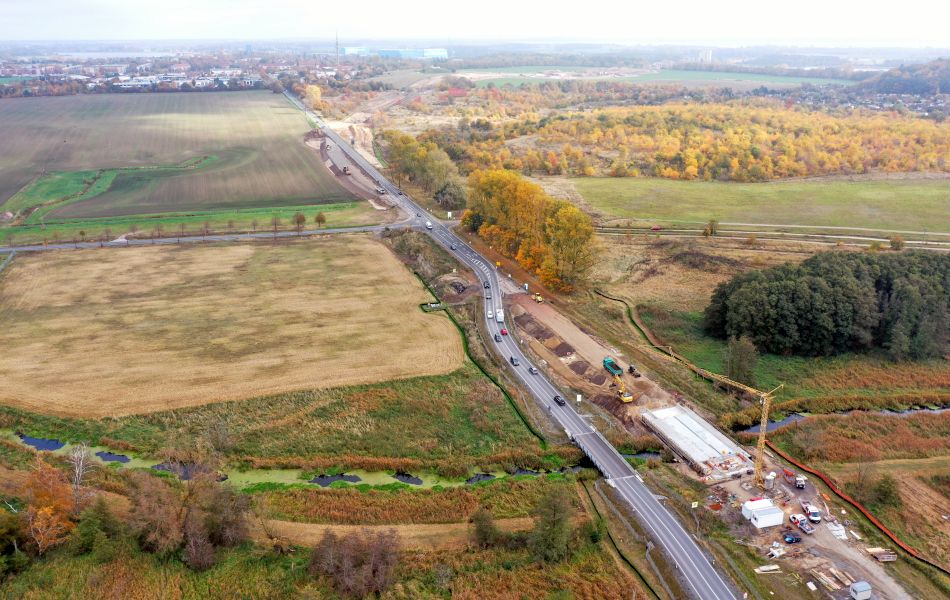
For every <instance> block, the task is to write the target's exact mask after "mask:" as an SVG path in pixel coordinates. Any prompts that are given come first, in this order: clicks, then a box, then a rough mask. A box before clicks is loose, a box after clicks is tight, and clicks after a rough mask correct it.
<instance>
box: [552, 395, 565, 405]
mask: <svg viewBox="0 0 950 600" xmlns="http://www.w3.org/2000/svg"><path fill="white" fill-rule="evenodd" d="M554 403H555V404H557V405H558V406H564V405H565V404H567V402H565V401H564V398H561V397H560V396H555V397H554Z"/></svg>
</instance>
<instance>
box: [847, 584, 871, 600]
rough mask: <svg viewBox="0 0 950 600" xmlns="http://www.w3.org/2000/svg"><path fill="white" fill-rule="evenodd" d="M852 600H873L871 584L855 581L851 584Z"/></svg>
mask: <svg viewBox="0 0 950 600" xmlns="http://www.w3.org/2000/svg"><path fill="white" fill-rule="evenodd" d="M851 600H871V584H870V583H868V582H867V581H855V582H854V583H852V584H851Z"/></svg>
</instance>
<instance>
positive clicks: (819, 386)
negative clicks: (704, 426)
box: [640, 306, 950, 400]
mask: <svg viewBox="0 0 950 600" xmlns="http://www.w3.org/2000/svg"><path fill="white" fill-rule="evenodd" d="M640 316H641V317H642V318H643V320H644V322H645V323H646V325H647V327H649V328H650V329H651V330H652V331H653V333H655V334H656V335H658V336H659V337H660V339H661V340H663V342H665V343H667V344H671V345H672V346H673V348H674V349H675V350H676V351H677V352H678V353H680V354H682V355H683V356H685V357H686V358H688V359H689V360H690V361H692V362H693V363H695V364H696V365H697V366H699V367H702V368H704V369H708V370H710V371H713V372H716V373H725V367H724V352H725V349H726V343H725V341H723V340H718V339H715V338H712V337H709V336H707V335H705V334H704V333H703V331H702V327H701V322H702V314H701V313H698V312H677V311H667V310H664V309H663V308H661V307H652V306H646V307H641V308H640ZM755 380H756V381H755V383H756V386H757V387H758V388H759V389H772V388H774V387H776V386H778V385H780V384H785V388H784V389H783V390H782V392H781V394H780V395H779V396H778V399H779V400H786V399H790V398H802V397H823V396H824V397H830V396H852V395H853V396H868V397H873V396H893V395H909V396H914V395H919V394H923V393H943V394H946V393H948V392H950V377H948V375H947V370H946V362H945V361H943V360H939V359H936V360H931V361H922V362H916V363H901V364H899V365H898V364H895V363H893V362H891V361H890V360H888V359H887V358H885V357H884V356H878V355H874V354H843V355H840V356H833V357H802V356H778V355H775V354H762V355H760V357H759V360H758V363H757V364H756V368H755Z"/></svg>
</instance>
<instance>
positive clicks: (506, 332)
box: [501, 327, 508, 335]
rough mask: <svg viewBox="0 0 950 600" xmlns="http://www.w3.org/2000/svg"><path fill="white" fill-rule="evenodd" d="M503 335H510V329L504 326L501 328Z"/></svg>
mask: <svg viewBox="0 0 950 600" xmlns="http://www.w3.org/2000/svg"><path fill="white" fill-rule="evenodd" d="M501 335H508V330H507V329H505V328H504V327H502V329H501Z"/></svg>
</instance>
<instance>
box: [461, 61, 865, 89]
mask: <svg viewBox="0 0 950 600" xmlns="http://www.w3.org/2000/svg"><path fill="white" fill-rule="evenodd" d="M548 71H560V72H564V73H571V74H572V78H578V79H587V80H592V81H617V82H624V83H671V84H676V83H679V84H682V85H686V86H689V87H694V86H718V87H722V86H729V87H735V86H738V87H742V88H743V89H745V88H750V87H757V86H759V85H767V86H771V87H795V86H798V85H801V84H803V83H811V84H814V85H818V84H838V85H849V84H851V83H853V82H850V81H846V80H842V79H821V78H813V77H790V76H784V75H764V74H760V73H730V72H716V71H680V70H672V69H664V70H661V71H658V72H654V73H644V74H642V75H630V76H620V77H605V76H603V75H600V74H599V71H602V69H596V68H594V67H566V66H551V67H538V66H525V67H498V68H479V69H463V70H461V71H459V74H461V75H463V76H464V75H466V74H476V73H510V74H511V76H510V77H497V78H492V79H482V80H479V81H477V85H478V87H487V86H488V85H489V84H494V85H496V86H503V85H514V86H517V85H521V84H522V83H541V82H544V81H558V80H560V79H561V78H558V77H546V76H542V75H543V74H544V73H546V72H548ZM526 76H529V77H526Z"/></svg>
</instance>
